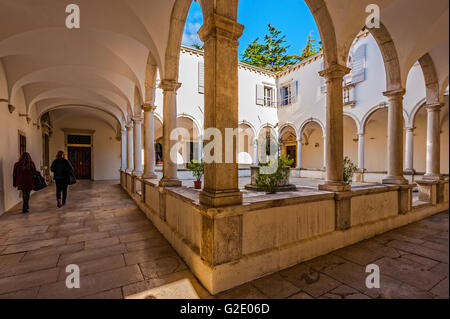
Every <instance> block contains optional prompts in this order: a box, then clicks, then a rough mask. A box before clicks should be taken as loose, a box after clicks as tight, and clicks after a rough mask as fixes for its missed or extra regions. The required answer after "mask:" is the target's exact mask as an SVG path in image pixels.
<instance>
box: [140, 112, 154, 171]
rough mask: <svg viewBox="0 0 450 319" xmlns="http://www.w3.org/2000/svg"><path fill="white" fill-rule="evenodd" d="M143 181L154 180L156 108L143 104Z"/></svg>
mask: <svg viewBox="0 0 450 319" xmlns="http://www.w3.org/2000/svg"><path fill="white" fill-rule="evenodd" d="M142 110H143V111H144V159H145V161H144V175H142V178H144V179H156V178H157V176H156V174H155V138H154V135H155V127H154V122H155V121H154V116H155V110H156V106H154V105H151V104H144V105H143V106H142Z"/></svg>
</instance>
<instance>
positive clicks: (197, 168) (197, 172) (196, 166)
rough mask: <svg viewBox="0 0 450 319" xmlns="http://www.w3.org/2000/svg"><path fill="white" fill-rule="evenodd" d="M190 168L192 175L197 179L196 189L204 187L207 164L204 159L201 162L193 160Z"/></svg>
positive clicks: (189, 165) (195, 182)
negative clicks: (203, 178) (203, 179)
mask: <svg viewBox="0 0 450 319" xmlns="http://www.w3.org/2000/svg"><path fill="white" fill-rule="evenodd" d="M188 169H189V170H190V171H191V172H192V175H194V177H195V178H196V179H197V180H196V181H194V188H195V189H202V177H203V173H204V169H205V164H204V163H203V159H202V160H201V161H200V162H197V161H195V160H192V161H191V162H190V163H189V164H188Z"/></svg>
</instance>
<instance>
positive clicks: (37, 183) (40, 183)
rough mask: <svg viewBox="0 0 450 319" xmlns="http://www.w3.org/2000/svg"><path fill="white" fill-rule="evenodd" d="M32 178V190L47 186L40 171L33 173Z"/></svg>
mask: <svg viewBox="0 0 450 319" xmlns="http://www.w3.org/2000/svg"><path fill="white" fill-rule="evenodd" d="M33 180H34V189H33V190H34V191H36V192H37V191H40V190H41V189H44V188H46V187H47V184H46V183H45V179H44V178H43V177H42V175H41V173H40V172H37V173H36V174H35V175H33Z"/></svg>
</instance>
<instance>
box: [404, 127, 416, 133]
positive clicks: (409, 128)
mask: <svg viewBox="0 0 450 319" xmlns="http://www.w3.org/2000/svg"><path fill="white" fill-rule="evenodd" d="M415 129H416V128H415V127H413V126H407V127H405V131H406V132H411V133H413V132H414V130H415Z"/></svg>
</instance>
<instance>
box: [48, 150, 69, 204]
mask: <svg viewBox="0 0 450 319" xmlns="http://www.w3.org/2000/svg"><path fill="white" fill-rule="evenodd" d="M51 171H52V172H53V179H54V180H55V183H56V200H57V206H58V208H60V207H62V206H65V205H66V200H67V186H68V185H69V184H70V177H71V176H73V167H72V164H71V163H70V162H69V161H68V160H66V159H65V158H64V152H63V151H59V152H58V154H56V159H55V160H54V161H53V163H52V166H51ZM61 195H62V200H61Z"/></svg>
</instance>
